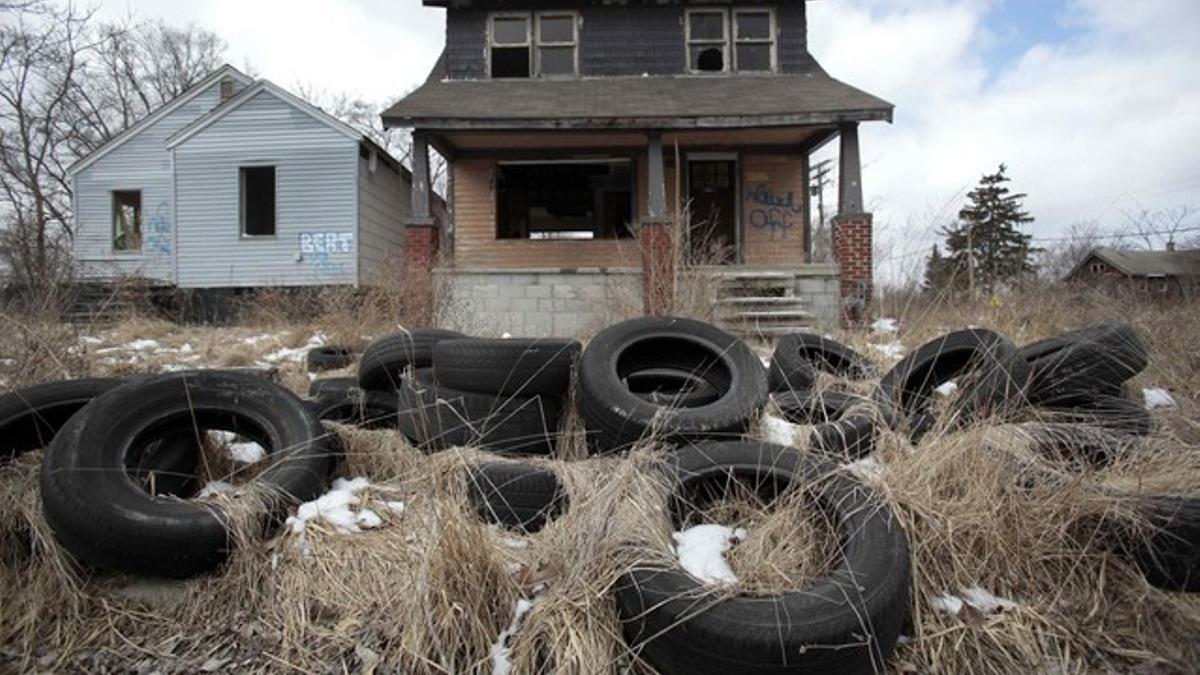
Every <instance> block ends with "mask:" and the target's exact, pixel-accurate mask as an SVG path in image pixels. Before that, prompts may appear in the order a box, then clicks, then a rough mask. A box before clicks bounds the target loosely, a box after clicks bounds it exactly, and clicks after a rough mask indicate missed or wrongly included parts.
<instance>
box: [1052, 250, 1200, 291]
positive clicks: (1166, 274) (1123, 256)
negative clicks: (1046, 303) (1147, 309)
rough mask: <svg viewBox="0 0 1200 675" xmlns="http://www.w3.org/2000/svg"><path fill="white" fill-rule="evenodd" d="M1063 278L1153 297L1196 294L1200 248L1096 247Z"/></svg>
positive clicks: (1078, 282)
mask: <svg viewBox="0 0 1200 675" xmlns="http://www.w3.org/2000/svg"><path fill="white" fill-rule="evenodd" d="M1064 281H1066V282H1068V283H1074V284H1082V285H1086V286H1089V287H1097V286H1101V287H1108V288H1111V289H1119V290H1123V291H1127V292H1132V293H1138V294H1143V295H1147V296H1150V297H1156V298H1167V299H1170V298H1187V299H1191V298H1195V297H1198V295H1200V249H1194V250H1188V251H1178V250H1176V249H1175V245H1174V244H1169V245H1168V246H1167V250H1165V251H1124V250H1121V249H1115V248H1098V249H1096V250H1094V251H1092V252H1091V253H1089V254H1088V255H1087V256H1086V257H1085V258H1084V259H1083V260H1081V261H1079V264H1078V265H1076V266H1075V269H1073V270H1071V272H1070V273H1069V274H1067V276H1066V277H1065V279H1064Z"/></svg>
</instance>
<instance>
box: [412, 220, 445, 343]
mask: <svg viewBox="0 0 1200 675" xmlns="http://www.w3.org/2000/svg"><path fill="white" fill-rule="evenodd" d="M439 234H440V230H439V229H438V227H437V221H436V220H433V219H430V220H429V221H427V222H421V223H418V222H409V223H408V224H407V225H406V226H405V227H404V289H405V291H406V293H407V294H408V297H409V298H410V299H411V301H412V305H411V306H410V308H409V310H408V314H409V316H407V317H404V318H405V320H407V321H409V322H412V324H413V325H416V326H428V325H430V323H431V322H432V321H433V265H434V262H435V261H436V260H437V254H438V239H439Z"/></svg>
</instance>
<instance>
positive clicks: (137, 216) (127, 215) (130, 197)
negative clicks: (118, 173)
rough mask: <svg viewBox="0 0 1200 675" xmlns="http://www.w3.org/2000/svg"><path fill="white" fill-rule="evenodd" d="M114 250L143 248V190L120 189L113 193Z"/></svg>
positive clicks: (137, 249)
mask: <svg viewBox="0 0 1200 675" xmlns="http://www.w3.org/2000/svg"><path fill="white" fill-rule="evenodd" d="M112 222H113V250H114V251H140V250H141V249H142V192H141V190H119V191H117V192H114V193H112Z"/></svg>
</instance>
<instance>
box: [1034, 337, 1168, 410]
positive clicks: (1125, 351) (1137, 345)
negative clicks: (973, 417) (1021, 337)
mask: <svg viewBox="0 0 1200 675" xmlns="http://www.w3.org/2000/svg"><path fill="white" fill-rule="evenodd" d="M1020 354H1021V358H1023V359H1025V361H1026V362H1028V363H1029V366H1030V377H1029V390H1028V397H1029V400H1030V402H1032V403H1036V404H1044V405H1061V404H1063V403H1064V402H1069V401H1071V400H1073V399H1076V398H1079V397H1088V396H1094V395H1104V396H1115V395H1119V394H1120V391H1121V385H1122V384H1123V383H1124V382H1125V381H1127V380H1128V379H1129V378H1131V377H1133V376H1134V375H1137V374H1138V373H1140V372H1142V370H1144V369H1145V368H1146V364H1147V363H1148V362H1149V354H1148V352H1147V351H1146V345H1145V344H1144V343H1143V342H1142V340H1141V338H1139V337H1138V334H1137V331H1135V330H1134V329H1133V327H1132V326H1129V325H1128V324H1124V323H1101V324H1096V325H1094V326H1090V327H1088V328H1084V329H1082V330H1077V331H1071V332H1069V333H1064V334H1062V335H1059V336H1057V337H1052V338H1047V339H1045V340H1039V341H1037V342H1034V343H1032V344H1029V345H1025V346H1024V347H1022V348H1021V350H1020Z"/></svg>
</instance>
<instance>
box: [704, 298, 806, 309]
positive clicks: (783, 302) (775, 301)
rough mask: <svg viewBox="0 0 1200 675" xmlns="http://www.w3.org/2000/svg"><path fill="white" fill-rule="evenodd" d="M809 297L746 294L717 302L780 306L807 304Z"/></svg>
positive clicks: (753, 306) (741, 307) (754, 306)
mask: <svg viewBox="0 0 1200 675" xmlns="http://www.w3.org/2000/svg"><path fill="white" fill-rule="evenodd" d="M808 303H809V299H808V298H800V297H795V296H788V295H777V296H765V297H759V296H744V297H728V298H721V299H719V300H717V304H718V305H721V306H723V307H730V308H739V309H750V308H756V307H778V306H785V307H787V306H796V305H804V306H807V305H808Z"/></svg>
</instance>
